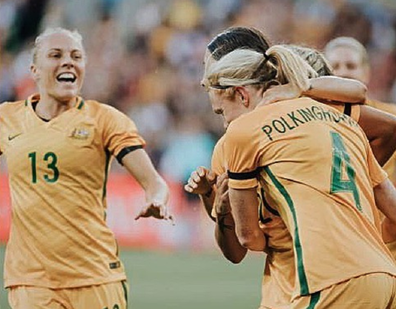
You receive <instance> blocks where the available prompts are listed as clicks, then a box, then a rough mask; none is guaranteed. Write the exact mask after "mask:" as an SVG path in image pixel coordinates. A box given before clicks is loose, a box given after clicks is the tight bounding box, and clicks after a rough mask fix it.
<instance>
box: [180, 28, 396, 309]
mask: <svg viewBox="0 0 396 309" xmlns="http://www.w3.org/2000/svg"><path fill="white" fill-rule="evenodd" d="M239 47H242V48H248V49H253V50H257V51H259V52H261V53H263V52H265V51H266V50H267V49H268V48H269V43H267V39H266V38H265V37H264V35H263V34H262V33H261V32H260V31H258V30H256V29H252V28H245V27H234V28H230V29H227V30H226V31H224V32H222V33H220V34H219V35H218V36H216V37H215V38H214V39H213V40H212V41H211V43H210V44H209V45H208V52H207V53H208V54H211V55H212V56H213V58H215V60H219V59H220V58H222V57H223V56H224V55H226V54H227V53H229V52H230V51H232V50H234V49H237V48H239ZM286 47H287V48H291V49H292V50H293V51H294V52H296V53H297V54H299V55H301V56H303V58H304V59H305V60H306V61H307V62H308V63H309V64H310V65H311V66H312V67H313V68H314V69H315V71H316V72H317V73H318V75H319V76H324V75H331V70H330V68H329V67H328V66H327V62H326V61H325V59H324V58H323V56H322V55H321V54H320V53H318V52H317V51H315V50H311V49H308V48H302V47H298V46H292V47H291V46H286ZM310 83H311V85H314V87H310V88H311V89H310V90H309V91H307V92H306V94H309V95H311V96H316V97H325V98H326V99H327V100H330V99H331V100H337V101H340V100H347V101H350V102H358V101H362V100H363V99H364V93H365V90H364V89H362V88H361V85H360V84H359V83H353V82H352V81H350V80H346V79H338V78H332V77H331V78H329V77H328V78H318V79H311V80H310ZM363 88H364V87H363ZM279 89H280V90H279ZM275 90H276V91H275ZM268 93H270V95H267V94H268ZM296 95H297V96H300V95H302V91H301V90H300V89H296V87H294V86H293V87H291V85H289V86H288V85H285V86H279V87H275V88H272V89H270V91H266V92H265V93H264V99H265V100H264V101H266V102H267V103H268V101H271V100H272V101H273V100H274V99H276V100H275V101H277V100H278V99H279V98H284V97H286V98H287V97H291V98H294V97H295V96H296ZM344 105H345V104H341V102H339V104H337V105H335V104H333V106H334V107H337V108H338V109H339V110H341V111H343V110H344ZM358 107H360V106H352V107H351V108H350V112H351V113H352V114H353V116H354V117H358V116H359V114H360V113H359V111H360V109H359V108H358ZM345 110H346V108H345ZM361 114H362V118H367V119H371V120H372V121H373V122H374V123H375V121H378V120H379V119H380V120H383V119H386V118H387V117H386V116H387V115H382V114H380V116H381V117H378V116H376V115H375V114H373V113H372V112H371V111H370V110H367V107H366V106H363V107H362V111H361ZM394 122H395V121H393V122H392V121H388V122H387V123H386V124H387V125H386V126H382V127H383V130H382V132H381V131H377V132H375V131H373V130H370V131H368V132H367V133H368V134H369V135H370V138H376V139H378V138H379V137H381V138H382V139H384V140H387V138H388V136H387V135H386V134H385V135H384V134H383V133H389V132H394V131H395V130H394ZM367 129H370V128H368V127H367V126H366V130H367ZM376 134H378V136H377V135H376ZM381 134H382V136H381ZM223 148H224V136H223V137H222V138H221V139H220V140H219V142H218V143H217V145H216V147H215V149H214V152H213V157H212V171H209V170H207V169H206V168H204V167H199V168H198V169H197V170H196V171H195V172H193V173H192V175H191V177H190V179H189V181H188V183H187V184H186V186H185V189H186V190H187V191H188V192H191V193H196V194H199V195H200V198H201V200H202V201H203V203H204V205H205V207H206V209H207V211H208V213H209V215H211V217H212V218H213V219H214V220H216V240H217V242H218V245H219V247H220V248H221V250H222V252H223V254H224V256H225V257H226V258H227V259H228V260H230V261H232V262H233V263H239V262H240V261H241V260H242V259H243V258H244V256H245V255H246V252H247V249H246V248H244V247H242V246H241V245H240V244H239V242H238V240H237V237H236V234H235V222H234V219H233V217H232V212H231V209H230V206H229V199H228V178H227V176H226V175H225V174H223V173H224V172H225V171H226V167H225V166H224V163H225V162H224V149H223ZM378 157H380V158H384V159H386V153H381V154H378ZM216 176H217V183H216V186H213V183H214V182H215V178H216ZM213 188H214V189H213ZM257 195H258V196H259V218H258V222H259V226H260V228H261V230H262V232H263V233H264V235H265V237H266V238H267V244H266V249H265V251H266V253H267V259H266V266H265V270H264V276H263V284H262V300H261V306H260V308H287V307H288V306H289V304H290V300H291V294H292V291H293V286H294V261H293V258H294V256H293V248H292V241H291V236H290V233H289V232H288V230H287V229H286V227H285V225H284V223H283V221H282V219H281V218H280V217H279V213H278V212H277V211H276V210H275V209H274V208H272V207H271V206H270V205H269V204H268V202H266V199H265V192H264V190H262V189H258V190H257Z"/></svg>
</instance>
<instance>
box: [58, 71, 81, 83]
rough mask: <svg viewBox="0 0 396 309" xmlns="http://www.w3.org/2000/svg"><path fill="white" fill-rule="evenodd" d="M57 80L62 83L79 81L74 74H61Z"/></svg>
mask: <svg viewBox="0 0 396 309" xmlns="http://www.w3.org/2000/svg"><path fill="white" fill-rule="evenodd" d="M56 80H57V81H58V82H61V83H72V84H73V83H74V82H75V81H76V80H77V77H76V75H74V74H73V73H61V74H59V75H58V76H57V77H56Z"/></svg>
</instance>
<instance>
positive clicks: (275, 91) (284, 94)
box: [258, 84, 302, 106]
mask: <svg viewBox="0 0 396 309" xmlns="http://www.w3.org/2000/svg"><path fill="white" fill-rule="evenodd" d="M301 94H302V91H301V89H299V88H298V87H296V86H295V85H292V84H284V85H279V86H272V87H271V88H269V89H267V90H266V91H265V92H264V93H263V98H262V99H261V101H260V102H259V104H258V106H262V105H266V104H271V103H275V102H279V101H284V100H291V99H296V98H299V97H300V96H301Z"/></svg>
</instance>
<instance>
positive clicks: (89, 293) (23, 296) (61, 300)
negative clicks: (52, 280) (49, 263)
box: [8, 281, 128, 309]
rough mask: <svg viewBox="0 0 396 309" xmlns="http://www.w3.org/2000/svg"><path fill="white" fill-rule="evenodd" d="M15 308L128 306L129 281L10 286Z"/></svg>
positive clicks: (124, 308) (118, 308)
mask: <svg viewBox="0 0 396 309" xmlns="http://www.w3.org/2000/svg"><path fill="white" fill-rule="evenodd" d="M8 300H9V302H10V305H11V308H12V309H27V308H29V309H44V308H45V309H74V308H100V309H127V303H128V285H127V283H126V281H122V282H121V281H118V282H111V283H106V284H102V285H93V286H87V287H80V288H70V289H49V288H42V287H34V286H16V287H11V288H9V291H8Z"/></svg>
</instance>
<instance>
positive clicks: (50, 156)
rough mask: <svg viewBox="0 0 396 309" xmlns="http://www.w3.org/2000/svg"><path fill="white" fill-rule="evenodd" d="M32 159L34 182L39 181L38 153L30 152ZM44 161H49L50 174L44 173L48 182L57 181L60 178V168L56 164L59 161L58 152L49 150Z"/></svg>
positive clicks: (29, 155)
mask: <svg viewBox="0 0 396 309" xmlns="http://www.w3.org/2000/svg"><path fill="white" fill-rule="evenodd" d="M28 157H29V159H30V163H31V167H32V183H37V153H36V152H31V153H29V154H28ZM43 161H45V162H46V163H47V168H48V170H49V171H48V172H49V173H48V174H44V180H45V181H46V182H51V183H52V182H56V181H57V180H58V178H59V170H58V168H57V166H56V163H57V162H58V158H57V157H56V154H54V153H53V152H47V153H46V154H45V155H44V157H43Z"/></svg>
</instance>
